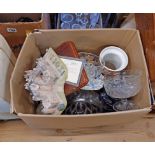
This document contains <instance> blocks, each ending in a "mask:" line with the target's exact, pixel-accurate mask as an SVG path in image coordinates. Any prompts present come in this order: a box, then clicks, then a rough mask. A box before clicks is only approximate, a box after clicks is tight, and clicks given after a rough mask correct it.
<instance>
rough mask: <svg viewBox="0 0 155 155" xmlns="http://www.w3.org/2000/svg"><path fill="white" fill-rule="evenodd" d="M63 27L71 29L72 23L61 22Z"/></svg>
mask: <svg viewBox="0 0 155 155" xmlns="http://www.w3.org/2000/svg"><path fill="white" fill-rule="evenodd" d="M61 29H70V24H69V23H64V22H63V23H61Z"/></svg>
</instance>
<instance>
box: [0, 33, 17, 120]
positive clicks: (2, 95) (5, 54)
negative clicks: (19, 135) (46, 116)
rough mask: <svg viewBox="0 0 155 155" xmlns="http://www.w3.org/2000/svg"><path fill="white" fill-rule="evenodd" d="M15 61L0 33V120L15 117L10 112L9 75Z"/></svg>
mask: <svg viewBox="0 0 155 155" xmlns="http://www.w3.org/2000/svg"><path fill="white" fill-rule="evenodd" d="M15 62H16V58H15V56H14V55H13V53H12V51H11V49H10V47H9V45H8V44H7V42H6V41H5V39H4V38H3V36H2V35H0V71H1V74H0V120H4V119H5V120H6V119H14V118H17V117H16V116H15V115H12V114H10V98H11V96H10V82H9V81H10V77H11V74H12V71H13V68H14V65H15Z"/></svg>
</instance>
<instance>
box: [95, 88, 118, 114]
mask: <svg viewBox="0 0 155 155" xmlns="http://www.w3.org/2000/svg"><path fill="white" fill-rule="evenodd" d="M96 92H97V93H98V94H99V99H100V101H101V102H102V105H103V112H114V111H115V110H114V109H113V105H114V104H115V103H116V102H118V101H120V99H117V98H111V97H110V96H108V95H107V93H106V91H105V89H104V87H103V88H102V89H100V90H98V91H96Z"/></svg>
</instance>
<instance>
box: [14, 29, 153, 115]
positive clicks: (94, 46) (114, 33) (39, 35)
mask: <svg viewBox="0 0 155 155" xmlns="http://www.w3.org/2000/svg"><path fill="white" fill-rule="evenodd" d="M65 41H73V42H74V43H75V45H76V47H77V49H78V51H79V52H81V51H83V52H92V53H96V54H98V55H99V53H100V52H101V50H102V49H103V48H104V47H106V46H109V45H114V46H118V47H120V48H122V49H124V50H125V51H126V53H127V55H128V57H129V65H128V68H129V69H137V70H141V71H142V72H143V76H142V85H143V86H142V89H141V91H140V92H139V93H138V95H136V96H135V97H133V100H134V102H135V103H136V104H137V105H138V106H139V108H140V109H143V108H146V107H149V106H150V105H149V104H150V103H151V101H150V94H149V84H148V71H147V67H146V63H145V58H144V54H143V49H142V45H141V41H140V37H139V33H138V31H137V30H118V29H105V30H99V29H98V30H63V31H62V30H40V31H39V32H36V33H32V34H30V35H29V36H28V37H27V39H26V41H25V43H24V45H23V48H22V50H21V52H20V54H19V57H18V60H17V63H16V65H15V69H14V72H13V74H12V78H11V93H12V95H11V96H12V98H11V100H12V106H13V107H12V108H13V110H14V111H15V112H16V113H23V114H33V113H34V106H33V104H32V103H31V96H30V95H29V92H28V91H27V90H25V89H24V84H25V79H24V74H25V73H24V71H26V70H29V69H32V68H33V67H34V62H35V60H36V58H38V57H40V56H41V55H42V54H44V53H45V49H46V48H49V47H52V48H53V49H55V48H57V47H58V46H59V45H60V44H61V43H63V42H65ZM114 113H115V114H116V113H117V112H114ZM100 115H105V113H103V114H100ZM64 117H65V116H64ZM75 117H76V116H75Z"/></svg>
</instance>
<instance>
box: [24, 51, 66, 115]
mask: <svg viewBox="0 0 155 155" xmlns="http://www.w3.org/2000/svg"><path fill="white" fill-rule="evenodd" d="M25 78H26V84H25V89H27V90H29V91H30V94H31V95H32V100H33V101H40V104H39V105H38V108H37V110H36V112H37V113H40V114H53V115H58V114H61V113H62V112H63V110H64V109H65V107H66V105H67V101H66V97H65V95H64V83H65V81H66V79H67V68H66V66H65V64H64V63H63V62H62V60H61V59H60V58H59V57H58V55H57V54H56V53H55V52H54V51H53V49H52V48H49V49H47V52H46V54H45V55H44V56H43V57H41V58H39V59H37V65H36V67H35V68H33V70H29V71H26V75H25ZM37 103H38V102H37Z"/></svg>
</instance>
